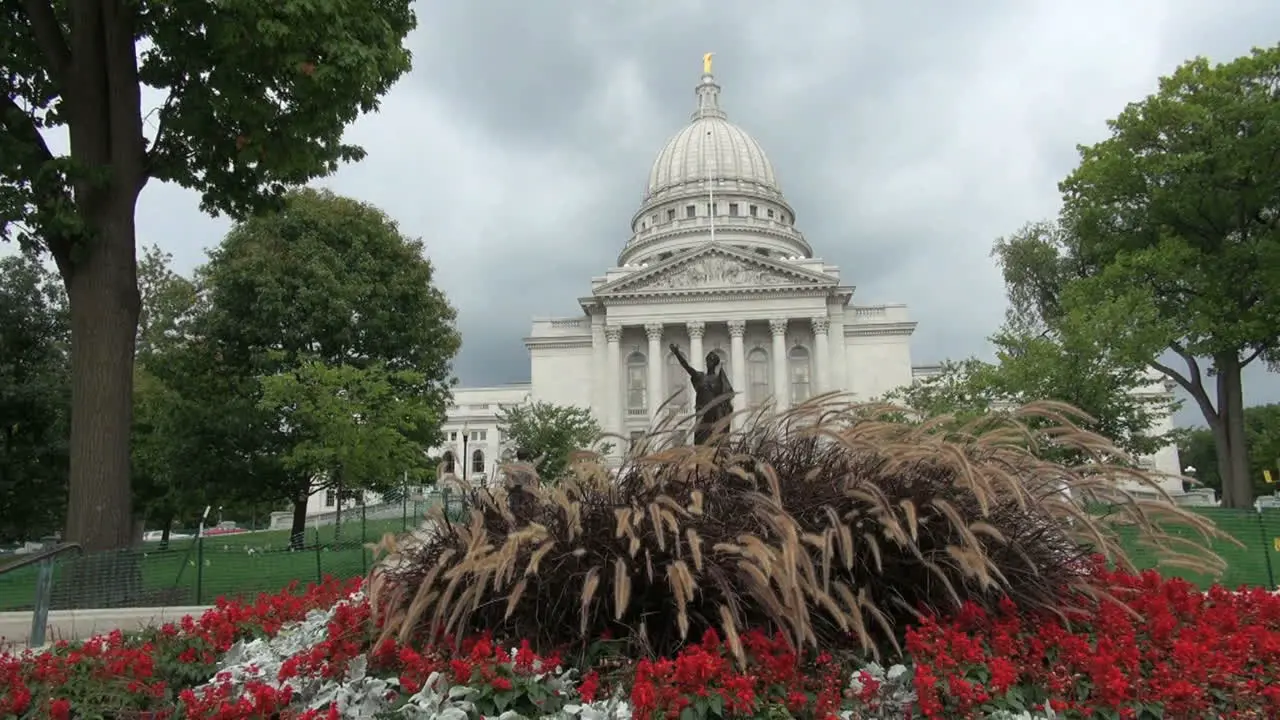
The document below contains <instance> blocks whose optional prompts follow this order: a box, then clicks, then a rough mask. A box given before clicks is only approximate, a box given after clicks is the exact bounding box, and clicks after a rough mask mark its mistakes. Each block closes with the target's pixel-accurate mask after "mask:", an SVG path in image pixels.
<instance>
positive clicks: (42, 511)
mask: <svg viewBox="0 0 1280 720" xmlns="http://www.w3.org/2000/svg"><path fill="white" fill-rule="evenodd" d="M65 300H66V296H65V294H64V293H63V291H62V288H61V287H60V286H59V284H58V282H57V278H56V277H54V276H53V275H52V273H50V272H49V271H47V270H46V269H45V268H44V267H43V266H41V264H40V262H39V260H38V259H36V258H35V257H33V256H32V255H31V254H29V253H22V254H19V255H13V256H9V257H5V258H0V540H31V539H35V538H39V537H41V536H43V535H46V534H49V533H52V532H53V531H54V530H55V529H56V528H57V527H58V525H59V524H60V522H61V519H62V517H63V514H64V512H65V510H66V499H67V443H66V434H67V423H68V410H69V409H70V385H69V383H68V377H67V373H68V369H69V368H68V363H67V339H68V336H67V312H66V302H65Z"/></svg>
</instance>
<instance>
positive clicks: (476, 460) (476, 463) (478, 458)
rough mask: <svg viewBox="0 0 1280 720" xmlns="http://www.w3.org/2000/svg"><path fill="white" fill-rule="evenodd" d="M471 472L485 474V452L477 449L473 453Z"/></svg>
mask: <svg viewBox="0 0 1280 720" xmlns="http://www.w3.org/2000/svg"><path fill="white" fill-rule="evenodd" d="M471 472H473V473H482V472H484V451H483V450H478V449H477V450H476V451H475V452H473V453H471Z"/></svg>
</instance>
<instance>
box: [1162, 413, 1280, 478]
mask: <svg viewBox="0 0 1280 720" xmlns="http://www.w3.org/2000/svg"><path fill="white" fill-rule="evenodd" d="M1244 429H1245V435H1246V439H1247V441H1248V443H1249V477H1250V478H1251V479H1252V481H1253V491H1254V494H1255V495H1272V494H1274V493H1275V492H1276V491H1277V490H1278V489H1280V403H1271V404H1269V405H1254V406H1252V407H1247V408H1245V409H1244ZM1178 454H1179V457H1181V459H1182V464H1183V465H1184V466H1187V465H1189V466H1191V467H1194V468H1195V473H1194V474H1195V478H1196V479H1197V480H1199V481H1200V482H1201V483H1203V484H1204V485H1205V486H1206V487H1211V488H1213V489H1215V490H1218V491H1219V492H1221V490H1222V476H1221V475H1220V474H1219V472H1218V450H1217V447H1216V445H1215V443H1214V440H1213V432H1212V431H1210V430H1209V429H1208V428H1205V427H1198V428H1192V429H1190V430H1189V431H1187V432H1185V433H1183V434H1182V437H1180V438H1179V439H1178ZM1264 470H1270V471H1271V478H1272V480H1273V482H1272V483H1267V482H1266V480H1265V478H1264V475H1263V471H1264Z"/></svg>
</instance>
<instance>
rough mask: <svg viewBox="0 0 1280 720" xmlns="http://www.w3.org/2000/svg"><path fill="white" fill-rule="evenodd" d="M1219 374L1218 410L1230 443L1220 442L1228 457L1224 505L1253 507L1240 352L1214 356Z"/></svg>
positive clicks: (1220, 455)
mask: <svg viewBox="0 0 1280 720" xmlns="http://www.w3.org/2000/svg"><path fill="white" fill-rule="evenodd" d="M1214 365H1215V369H1216V370H1217V373H1218V376H1217V379H1218V383H1217V384H1218V414H1219V415H1220V416H1221V418H1222V425H1223V427H1224V429H1225V435H1226V446H1225V447H1223V446H1221V445H1219V447H1218V457H1219V458H1220V460H1219V467H1220V468H1222V467H1224V464H1223V463H1222V462H1221V458H1223V457H1225V458H1226V459H1227V461H1226V463H1225V468H1226V470H1227V473H1228V474H1225V475H1223V476H1222V505H1223V506H1224V507H1229V508H1252V507H1253V478H1252V477H1250V475H1249V448H1248V440H1247V438H1246V436H1245V430H1244V386H1243V382H1242V381H1241V370H1242V367H1241V365H1240V356H1239V355H1238V354H1237V353H1224V354H1222V355H1219V356H1218V357H1216V358H1215V359H1214Z"/></svg>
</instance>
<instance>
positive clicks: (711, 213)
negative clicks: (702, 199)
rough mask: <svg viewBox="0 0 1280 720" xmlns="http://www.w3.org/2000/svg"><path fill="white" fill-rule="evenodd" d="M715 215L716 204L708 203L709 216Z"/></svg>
mask: <svg viewBox="0 0 1280 720" xmlns="http://www.w3.org/2000/svg"><path fill="white" fill-rule="evenodd" d="M715 215H716V206H715V205H713V204H711V203H707V217H715Z"/></svg>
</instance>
